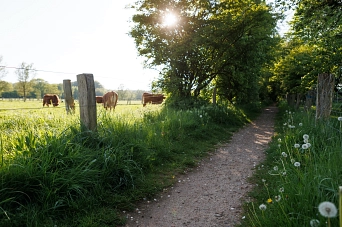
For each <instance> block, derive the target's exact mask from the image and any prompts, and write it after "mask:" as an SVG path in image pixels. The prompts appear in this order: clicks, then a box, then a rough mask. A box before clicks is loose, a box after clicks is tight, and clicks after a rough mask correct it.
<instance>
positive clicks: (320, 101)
mask: <svg viewBox="0 0 342 227" xmlns="http://www.w3.org/2000/svg"><path fill="white" fill-rule="evenodd" d="M334 85H335V77H334V76H333V75H332V74H328V73H322V74H319V75H318V80H317V96H316V120H317V119H325V118H328V117H329V116H330V113H331V108H332V98H333V91H334Z"/></svg>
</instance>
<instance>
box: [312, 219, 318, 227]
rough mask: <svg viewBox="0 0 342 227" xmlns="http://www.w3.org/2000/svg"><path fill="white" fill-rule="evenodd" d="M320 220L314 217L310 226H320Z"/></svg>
mask: <svg viewBox="0 0 342 227" xmlns="http://www.w3.org/2000/svg"><path fill="white" fill-rule="evenodd" d="M319 224H320V223H319V221H318V220H317V219H312V220H311V221H310V226H311V227H318V226H319Z"/></svg>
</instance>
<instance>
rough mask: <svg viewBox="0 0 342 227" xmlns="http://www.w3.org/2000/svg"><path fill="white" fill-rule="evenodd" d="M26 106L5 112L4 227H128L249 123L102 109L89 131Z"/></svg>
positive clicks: (0, 172)
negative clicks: (141, 204) (139, 207)
mask: <svg viewBox="0 0 342 227" xmlns="http://www.w3.org/2000/svg"><path fill="white" fill-rule="evenodd" d="M16 103H17V102H16ZM4 104H6V103H5V102H4V101H3V102H2V103H1V105H4ZM8 104H9V106H10V108H11V109H12V108H13V105H12V104H13V103H12V102H8ZM23 104H24V103H23V102H22V103H21V106H22V105H23ZM25 105H30V106H31V108H30V109H27V110H25V109H21V110H20V111H18V110H15V111H9V110H7V111H2V112H0V119H1V121H0V122H1V123H0V130H1V131H2V132H4V133H2V134H1V135H0V176H1V181H0V184H1V186H0V188H1V189H0V190H1V193H0V225H1V226H54V225H58V226H118V225H123V224H124V222H125V218H124V217H123V216H122V215H121V214H122V211H123V210H130V209H132V208H133V204H134V203H135V202H137V201H139V200H141V199H143V198H151V197H152V196H153V195H154V194H155V193H157V192H160V191H161V190H162V189H163V188H165V187H167V186H169V185H171V184H172V182H173V181H174V176H175V175H176V174H179V173H181V172H183V171H184V169H186V168H190V167H193V166H195V165H196V163H197V161H198V159H199V158H201V157H203V156H205V155H206V154H207V153H208V151H210V150H211V148H212V147H213V145H214V144H217V143H218V142H219V141H222V140H227V139H229V137H230V135H231V132H232V131H234V130H236V129H237V128H238V127H241V126H243V125H244V124H245V123H246V122H247V121H248V118H247V116H246V115H245V114H246V112H244V111H243V110H242V109H240V108H237V107H233V106H230V107H227V106H217V107H213V106H202V107H200V106H197V107H194V108H193V109H191V110H181V111H179V110H174V109H171V108H162V109H160V108H158V107H157V106H148V107H145V108H143V107H142V106H141V105H139V106H136V105H135V106H134V105H132V106H124V105H118V106H117V108H116V110H115V113H109V112H106V111H104V110H103V108H102V107H101V106H100V105H99V108H101V109H98V114H99V116H98V131H97V132H86V133H84V132H81V131H80V126H79V118H78V116H76V115H67V114H66V113H65V110H64V108H58V107H56V108H41V103H40V102H32V101H31V102H30V101H28V102H26V103H25ZM32 106H37V107H38V106H39V108H37V109H36V110H35V109H32ZM248 113H249V112H248ZM66 116H67V117H66ZM66 119H67V120H66Z"/></svg>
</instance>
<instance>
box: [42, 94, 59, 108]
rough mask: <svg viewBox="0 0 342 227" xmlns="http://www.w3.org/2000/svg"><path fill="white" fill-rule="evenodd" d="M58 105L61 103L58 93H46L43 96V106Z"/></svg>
mask: <svg viewBox="0 0 342 227" xmlns="http://www.w3.org/2000/svg"><path fill="white" fill-rule="evenodd" d="M51 103H52V105H53V106H58V105H59V97H58V95H53V94H46V95H44V97H43V107H44V106H45V105H46V106H47V107H49V105H51Z"/></svg>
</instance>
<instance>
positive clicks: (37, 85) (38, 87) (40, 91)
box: [32, 78, 49, 98]
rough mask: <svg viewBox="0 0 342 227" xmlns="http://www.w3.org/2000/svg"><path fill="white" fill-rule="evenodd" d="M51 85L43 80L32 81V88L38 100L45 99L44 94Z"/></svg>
mask: <svg viewBox="0 0 342 227" xmlns="http://www.w3.org/2000/svg"><path fill="white" fill-rule="evenodd" d="M48 86H49V83H48V82H47V81H45V80H43V79H39V78H38V79H33V80H32V87H33V89H34V90H35V93H36V95H37V97H38V98H43V96H44V94H46V93H47V92H46V91H47V87H48Z"/></svg>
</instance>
